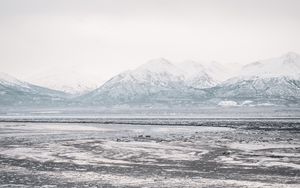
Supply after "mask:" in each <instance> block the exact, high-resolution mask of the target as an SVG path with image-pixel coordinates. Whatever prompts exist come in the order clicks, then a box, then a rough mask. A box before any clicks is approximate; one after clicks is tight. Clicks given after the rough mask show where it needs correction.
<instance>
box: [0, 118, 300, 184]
mask: <svg viewBox="0 0 300 188" xmlns="http://www.w3.org/2000/svg"><path fill="white" fill-rule="evenodd" d="M299 176H300V121H299V119H280V120H273V119H259V120H255V119H244V120H243V119H240V120H234V119H226V120H222V119H218V120H212V119H210V120H195V119H192V120H188V119H184V120H180V119H175V120H174V119H153V120H152V119H149V118H148V119H146V120H143V119H138V120H135V119H129V120H128V119H127V120H126V119H119V120H118V119H113V120H109V119H107V120H101V121H99V122H97V121H93V122H88V121H85V122H66V121H57V122H55V121H52V122H45V121H35V122H28V121H22V120H18V121H15V120H12V119H10V120H6V121H5V122H0V187H213V188H215V187H251V188H253V187H272V188H273V187H275V188H276V187H284V188H286V187H291V188H292V187H295V188H296V187H300V177H299Z"/></svg>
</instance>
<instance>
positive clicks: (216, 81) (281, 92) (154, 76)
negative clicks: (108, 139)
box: [0, 52, 300, 107]
mask: <svg viewBox="0 0 300 188" xmlns="http://www.w3.org/2000/svg"><path fill="white" fill-rule="evenodd" d="M239 69H240V71H239V72H237V70H239ZM227 78H229V79H227ZM33 80H35V82H34V83H36V84H40V85H42V86H46V87H49V88H52V89H47V88H45V87H40V86H37V85H33V84H29V83H28V82H23V81H20V80H18V79H16V78H13V77H11V76H8V75H5V74H0V96H1V97H0V105H20V104H21V105H25V104H29V105H30V104H35V105H36V104H39V105H49V104H51V105H52V104H53V105H57V104H59V103H60V104H67V105H72V106H74V105H86V106H88V105H97V106H101V105H105V106H111V105H129V106H131V105H138V106H148V107H150V106H172V105H178V106H182V107H183V106H185V107H189V106H201V105H218V104H219V105H221V106H224V105H225V106H228V105H233V104H234V106H239V105H248V106H251V105H252V106H256V105H286V106H290V105H298V106H300V55H298V54H296V53H293V52H289V53H287V54H285V55H283V56H280V57H278V58H272V59H267V60H261V61H256V62H254V63H250V64H247V65H245V66H243V67H241V68H240V66H239V65H234V64H227V66H225V65H223V64H221V63H218V62H210V63H198V62H195V61H184V62H180V63H172V62H170V61H169V60H167V59H164V58H160V59H154V60H150V61H149V62H147V63H145V64H143V65H141V66H139V67H137V68H136V69H133V70H128V71H125V72H122V73H120V74H118V75H116V76H114V77H112V78H111V79H110V80H108V81H107V82H105V83H104V84H103V85H101V86H100V87H98V88H96V89H94V90H93V91H90V92H87V93H84V94H82V95H80V96H76V97H74V95H72V96H73V97H72V98H70V97H68V95H67V94H66V93H64V92H60V91H57V90H53V89H58V90H61V91H67V92H69V93H78V92H79V91H86V90H89V89H92V88H93V87H95V86H96V85H100V84H101V83H100V82H99V83H98V84H97V83H95V84H94V85H93V86H92V87H91V88H90V87H88V86H89V84H88V83H87V82H82V83H80V82H81V80H87V79H82V75H80V74H78V73H76V72H74V71H68V72H67V73H66V72H65V71H62V70H61V71H54V73H53V71H52V72H50V71H49V72H48V73H47V74H46V73H45V74H43V75H42V76H40V77H36V78H35V79H33ZM92 82H94V80H93V81H91V82H89V83H92Z"/></svg>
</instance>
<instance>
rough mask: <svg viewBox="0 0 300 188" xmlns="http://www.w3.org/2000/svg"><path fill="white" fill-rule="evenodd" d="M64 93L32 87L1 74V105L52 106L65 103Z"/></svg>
mask: <svg viewBox="0 0 300 188" xmlns="http://www.w3.org/2000/svg"><path fill="white" fill-rule="evenodd" d="M66 97H67V95H66V94H65V93H63V92H60V91H56V90H51V89H47V88H43V87H40V86H36V85H32V84H29V83H27V82H23V81H20V80H18V79H16V78H14V77H12V76H10V75H7V74H5V73H0V105H1V106H3V105H5V106H7V105H8V106H13V105H51V104H57V103H60V102H63V101H64V100H65V99H66Z"/></svg>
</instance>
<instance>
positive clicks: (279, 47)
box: [0, 0, 300, 78]
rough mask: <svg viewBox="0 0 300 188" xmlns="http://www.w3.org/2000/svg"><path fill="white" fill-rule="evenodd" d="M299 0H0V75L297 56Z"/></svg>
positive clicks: (103, 73)
mask: <svg viewBox="0 0 300 188" xmlns="http://www.w3.org/2000/svg"><path fill="white" fill-rule="evenodd" d="M299 10H300V1H299V0H0V72H6V73H9V74H12V75H14V76H17V77H19V78H22V77H26V76H28V75H31V74H35V73H37V72H39V71H43V70H45V69H48V68H49V69H50V68H51V69H53V68H54V69H55V68H59V67H64V69H66V68H68V67H73V68H72V69H77V70H78V71H85V72H88V73H91V74H97V75H100V76H101V77H103V78H107V77H110V76H112V75H114V74H116V73H119V72H121V71H123V70H126V69H131V68H134V67H136V66H138V65H140V64H142V63H145V62H146V61H148V60H149V59H153V58H158V57H164V58H167V59H170V60H172V61H181V60H186V59H193V60H198V61H210V60H216V61H220V62H240V63H249V62H251V61H255V60H258V59H264V58H269V57H276V56H279V55H281V54H283V53H286V52H288V51H294V52H298V53H300V11H299Z"/></svg>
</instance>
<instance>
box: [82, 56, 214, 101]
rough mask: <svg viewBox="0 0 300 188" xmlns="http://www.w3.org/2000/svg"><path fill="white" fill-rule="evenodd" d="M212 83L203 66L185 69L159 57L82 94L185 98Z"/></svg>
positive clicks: (89, 96)
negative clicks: (190, 70) (191, 70)
mask: <svg viewBox="0 0 300 188" xmlns="http://www.w3.org/2000/svg"><path fill="white" fill-rule="evenodd" d="M190 66H196V65H195V64H192V65H191V64H190ZM214 84H215V82H214V81H213V80H212V78H210V77H209V76H208V75H207V74H206V73H205V72H203V69H202V68H197V69H193V72H187V71H186V69H182V68H181V67H180V66H176V65H174V64H173V63H171V62H170V61H168V60H166V59H163V58H160V59H154V60H150V61H149V62H147V63H146V64H143V65H142V66H140V67H138V68H136V69H135V70H129V71H126V72H123V73H121V74H119V75H117V76H115V77H113V78H112V79H110V80H109V81H107V82H106V83H105V84H104V85H102V86H101V87H100V88H98V89H96V90H95V91H93V92H91V93H89V94H87V95H84V96H82V97H81V98H83V99H84V100H87V101H90V102H92V103H98V102H100V103H126V102H133V103H139V102H140V103H145V102H150V101H152V102H158V103H159V101H160V102H161V103H166V102H168V101H171V100H173V102H176V100H185V101H186V100H191V98H193V97H195V96H196V97H197V95H198V96H199V97H200V95H199V93H202V94H203V93H204V92H203V91H200V90H197V89H198V88H206V87H211V86H212V85H214ZM202 94H201V95H202Z"/></svg>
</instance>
